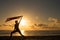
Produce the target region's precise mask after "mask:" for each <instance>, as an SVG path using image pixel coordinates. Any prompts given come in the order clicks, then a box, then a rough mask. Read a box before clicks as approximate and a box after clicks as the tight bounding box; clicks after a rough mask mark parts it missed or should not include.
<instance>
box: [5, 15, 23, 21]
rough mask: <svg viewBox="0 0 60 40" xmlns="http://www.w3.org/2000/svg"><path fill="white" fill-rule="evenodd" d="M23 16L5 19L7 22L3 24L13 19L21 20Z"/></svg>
mask: <svg viewBox="0 0 60 40" xmlns="http://www.w3.org/2000/svg"><path fill="white" fill-rule="evenodd" d="M21 17H23V16H16V17H11V18H7V20H6V21H5V22H8V21H11V20H14V19H18V18H21Z"/></svg>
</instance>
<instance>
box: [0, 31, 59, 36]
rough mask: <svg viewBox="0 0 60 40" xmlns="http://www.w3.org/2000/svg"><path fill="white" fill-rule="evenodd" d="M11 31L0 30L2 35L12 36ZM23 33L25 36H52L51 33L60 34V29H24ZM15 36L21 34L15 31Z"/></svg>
mask: <svg viewBox="0 0 60 40" xmlns="http://www.w3.org/2000/svg"><path fill="white" fill-rule="evenodd" d="M10 33H11V31H9V30H5V31H4V30H0V36H10ZM21 33H22V34H23V35H24V36H51V35H60V30H34V31H32V30H31V31H24V30H22V31H21ZM13 36H20V34H19V33H18V32H16V33H14V34H13Z"/></svg>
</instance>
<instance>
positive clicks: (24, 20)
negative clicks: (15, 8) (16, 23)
mask: <svg viewBox="0 0 60 40" xmlns="http://www.w3.org/2000/svg"><path fill="white" fill-rule="evenodd" d="M27 21H28V20H26V19H22V20H21V22H20V25H21V26H26V25H28V22H27Z"/></svg>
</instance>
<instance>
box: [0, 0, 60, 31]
mask: <svg viewBox="0 0 60 40" xmlns="http://www.w3.org/2000/svg"><path fill="white" fill-rule="evenodd" d="M20 15H23V19H22V22H23V23H24V22H25V24H26V26H31V27H32V28H29V29H36V28H34V27H33V26H39V25H40V24H43V26H44V25H45V26H47V25H48V27H52V26H53V27H54V26H56V27H60V25H59V24H60V0H0V30H2V29H4V30H6V28H7V29H8V27H5V28H4V27H2V26H1V25H2V24H7V23H5V20H6V19H7V18H9V17H14V16H20ZM8 23H9V24H13V23H14V22H13V21H12V22H8ZM34 24H35V25H34ZM24 26H25V25H24ZM45 26H44V27H45ZM37 29H40V28H37Z"/></svg>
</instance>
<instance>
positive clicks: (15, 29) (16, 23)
mask: <svg viewBox="0 0 60 40" xmlns="http://www.w3.org/2000/svg"><path fill="white" fill-rule="evenodd" d="M15 32H19V34H20V35H21V36H23V35H22V33H21V31H20V30H19V23H18V21H17V20H16V21H15V25H14V30H13V31H12V32H11V34H10V35H11V36H12V34H14V33H15Z"/></svg>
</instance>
